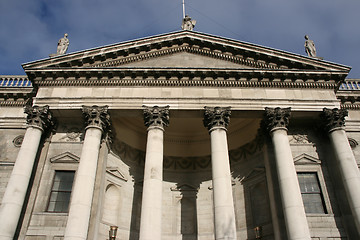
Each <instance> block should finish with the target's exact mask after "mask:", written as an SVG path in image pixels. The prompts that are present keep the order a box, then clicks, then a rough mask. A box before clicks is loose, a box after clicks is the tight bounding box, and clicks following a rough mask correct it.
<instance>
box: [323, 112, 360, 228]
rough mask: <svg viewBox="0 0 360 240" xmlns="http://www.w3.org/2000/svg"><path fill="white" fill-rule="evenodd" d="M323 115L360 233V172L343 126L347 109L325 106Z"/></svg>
mask: <svg viewBox="0 0 360 240" xmlns="http://www.w3.org/2000/svg"><path fill="white" fill-rule="evenodd" d="M322 116H323V118H324V121H325V124H326V130H327V131H328V133H329V138H330V141H331V144H332V147H333V150H334V153H335V157H336V161H337V165H338V168H339V171H340V175H341V179H342V182H343V184H344V188H345V193H346V197H347V199H348V202H349V205H350V209H351V213H352V215H353V218H354V222H355V225H356V228H357V231H358V233H359V234H360V172H359V168H358V166H357V163H356V160H355V157H354V154H353V152H352V150H351V147H350V144H349V141H348V138H347V136H346V132H345V130H344V128H343V126H344V125H345V117H346V116H347V111H346V110H343V109H340V110H339V109H336V108H335V109H332V110H330V109H326V108H325V109H324V111H323V114H322Z"/></svg>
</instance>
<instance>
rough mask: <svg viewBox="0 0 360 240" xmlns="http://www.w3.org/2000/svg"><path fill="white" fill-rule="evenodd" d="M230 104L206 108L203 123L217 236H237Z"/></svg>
mask: <svg viewBox="0 0 360 240" xmlns="http://www.w3.org/2000/svg"><path fill="white" fill-rule="evenodd" d="M229 121H230V108H220V107H215V108H208V107H207V108H205V117H204V125H205V127H207V128H208V130H209V132H210V138H211V166H212V182H213V194H214V212H215V239H216V240H223V239H229V240H230V239H231V240H235V239H236V222H235V211H234V200H233V196H232V185H231V173H230V162H229V153H228V144H227V136H226V127H227V125H228V123H229Z"/></svg>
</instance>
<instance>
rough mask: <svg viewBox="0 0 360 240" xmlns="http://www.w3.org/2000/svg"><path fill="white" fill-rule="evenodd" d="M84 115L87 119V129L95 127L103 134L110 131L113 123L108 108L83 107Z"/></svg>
mask: <svg viewBox="0 0 360 240" xmlns="http://www.w3.org/2000/svg"><path fill="white" fill-rule="evenodd" d="M82 113H83V116H84V118H85V124H86V128H89V127H95V128H99V129H101V130H102V131H103V132H106V131H108V130H110V126H111V122H110V115H109V113H108V106H102V107H99V106H96V105H93V106H84V105H83V106H82Z"/></svg>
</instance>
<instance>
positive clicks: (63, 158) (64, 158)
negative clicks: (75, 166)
mask: <svg viewBox="0 0 360 240" xmlns="http://www.w3.org/2000/svg"><path fill="white" fill-rule="evenodd" d="M79 161H80V158H79V157H78V156H76V155H75V154H73V153H71V152H64V153H61V154H59V155H57V156H54V157H52V158H50V162H51V163H79Z"/></svg>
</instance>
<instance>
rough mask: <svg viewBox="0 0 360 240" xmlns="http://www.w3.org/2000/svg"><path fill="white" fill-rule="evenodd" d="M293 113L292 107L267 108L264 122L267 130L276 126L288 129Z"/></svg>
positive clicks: (269, 130)
mask: <svg viewBox="0 0 360 240" xmlns="http://www.w3.org/2000/svg"><path fill="white" fill-rule="evenodd" d="M290 115H291V108H290V107H289V108H280V107H277V108H268V107H266V108H265V114H264V124H265V128H266V131H267V132H271V131H273V130H274V129H275V128H285V129H287V127H288V125H289V120H290Z"/></svg>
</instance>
